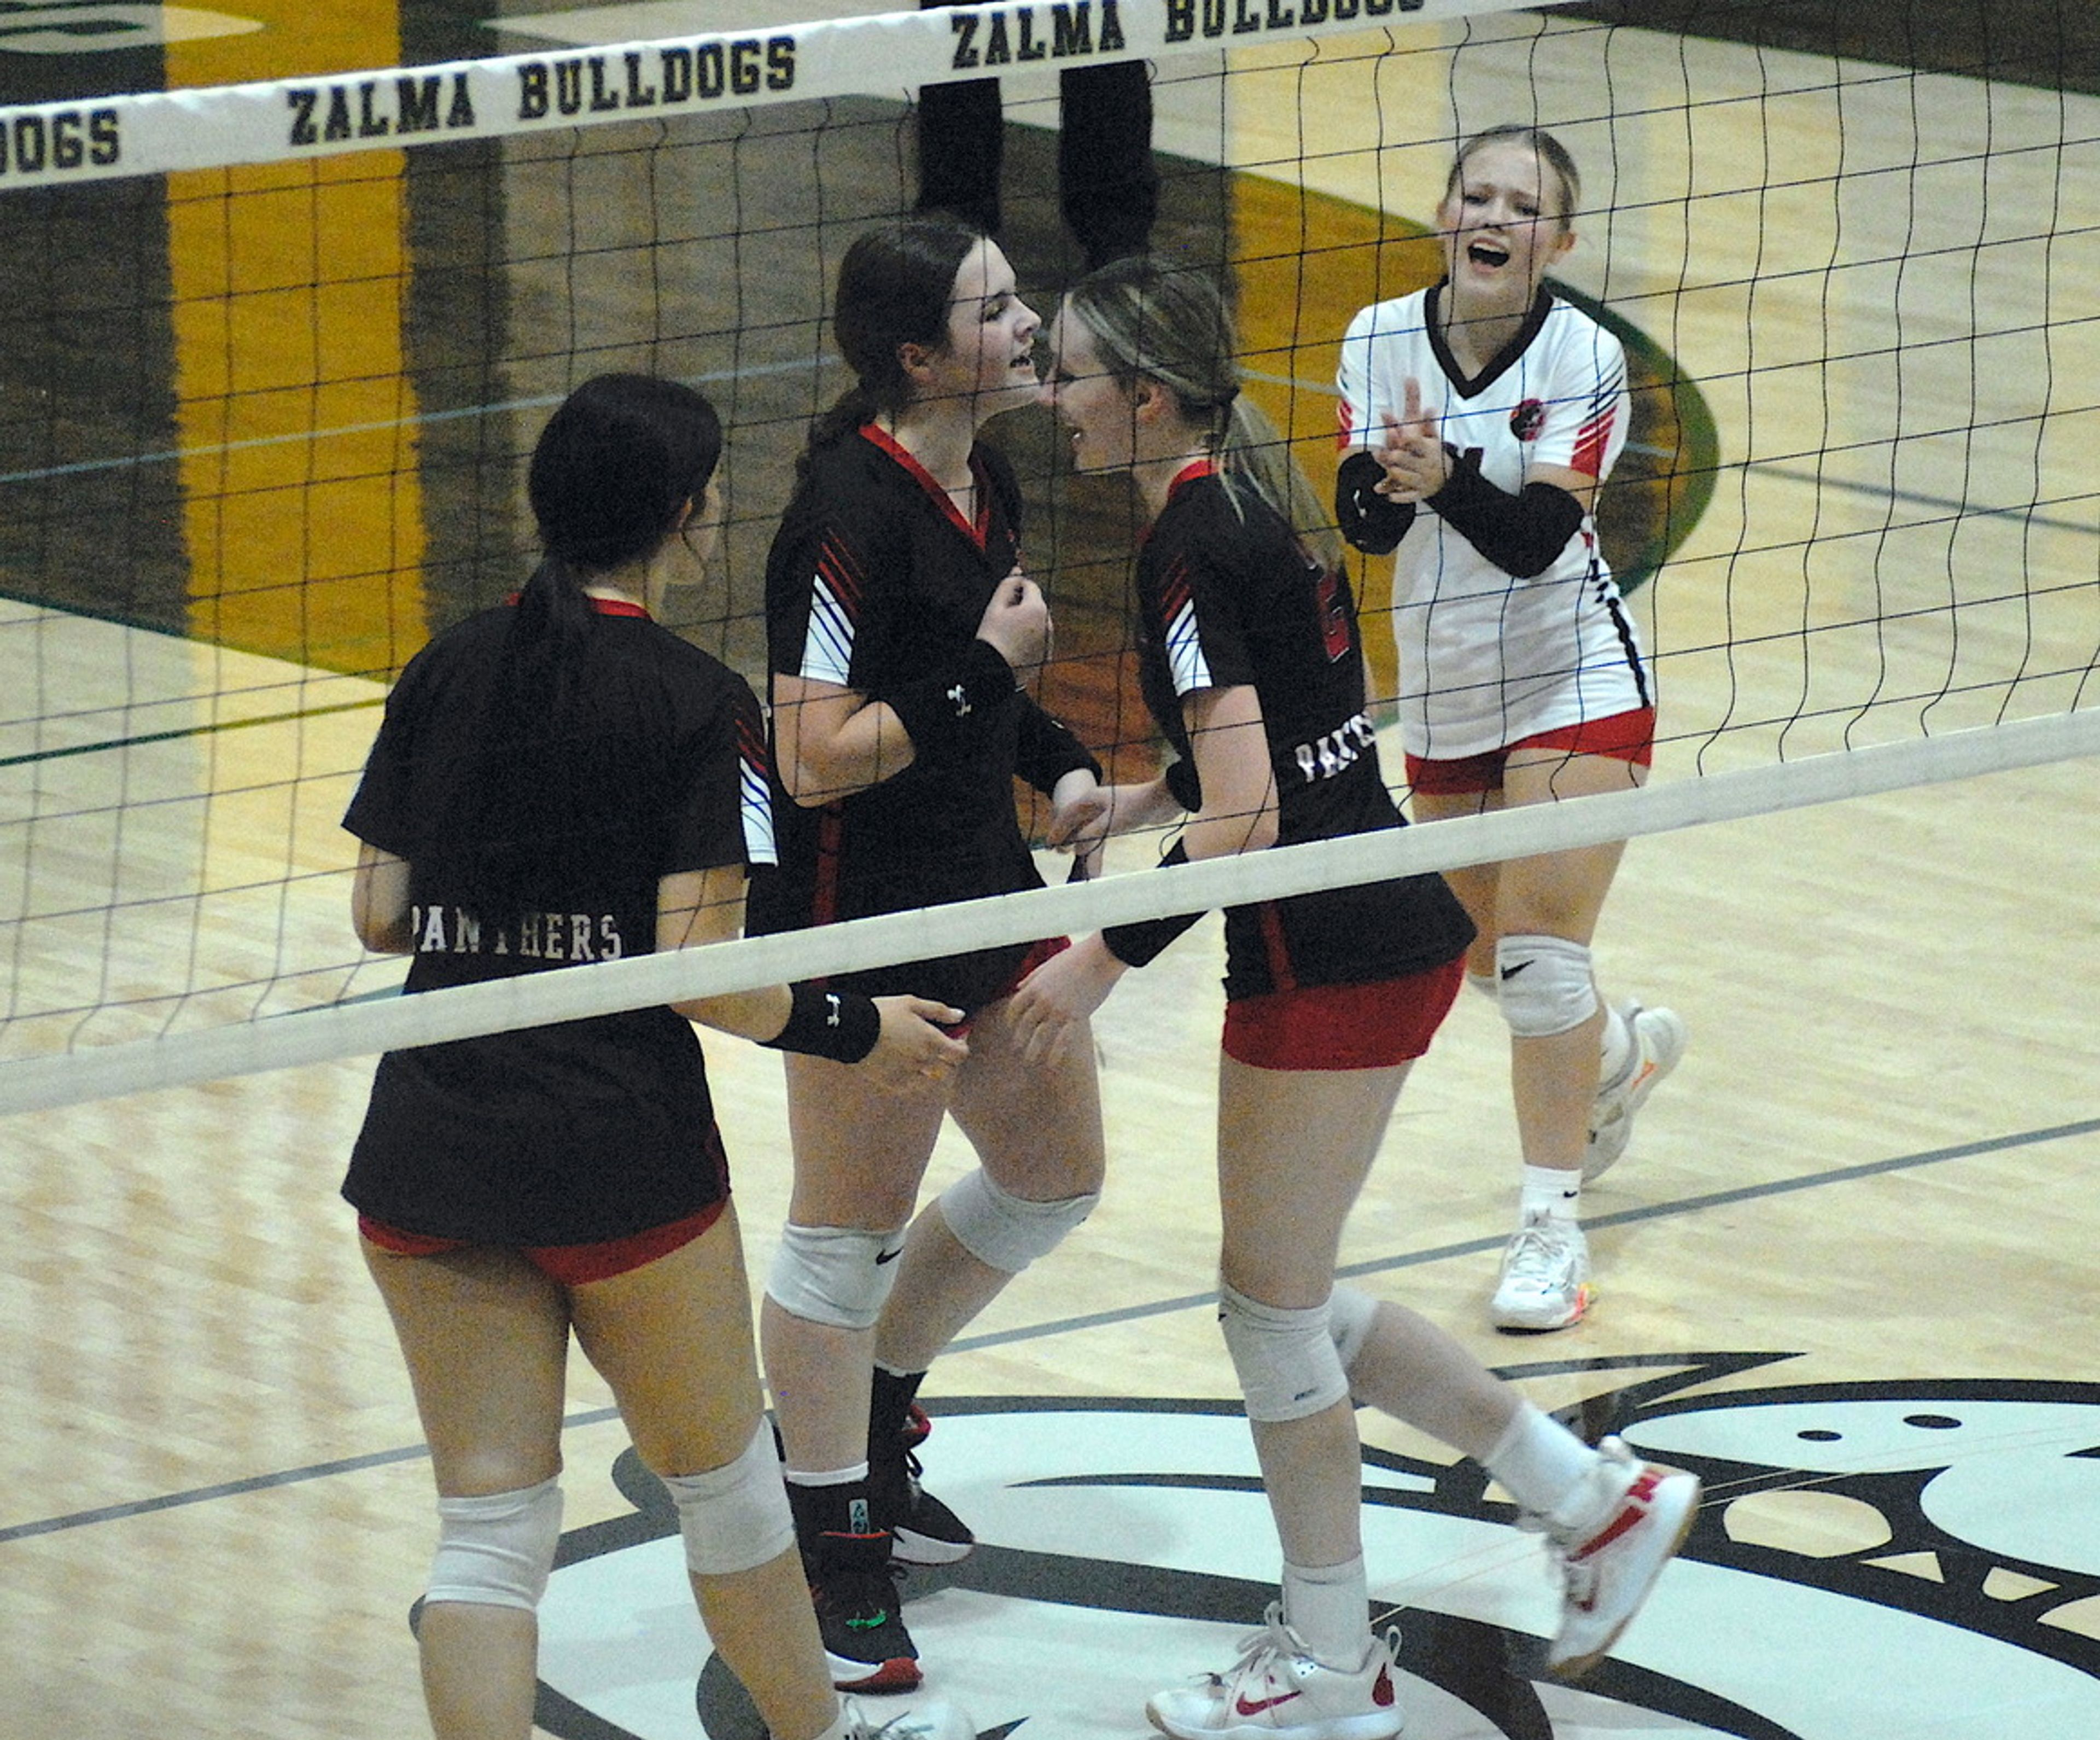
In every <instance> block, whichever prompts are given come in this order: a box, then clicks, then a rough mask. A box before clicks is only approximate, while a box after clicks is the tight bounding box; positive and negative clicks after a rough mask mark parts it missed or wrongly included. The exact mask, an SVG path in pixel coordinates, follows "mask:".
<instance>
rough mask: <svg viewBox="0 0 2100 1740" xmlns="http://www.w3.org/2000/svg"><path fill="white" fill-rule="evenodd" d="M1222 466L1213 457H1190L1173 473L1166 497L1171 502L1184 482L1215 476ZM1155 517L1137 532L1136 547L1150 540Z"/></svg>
mask: <svg viewBox="0 0 2100 1740" xmlns="http://www.w3.org/2000/svg"><path fill="white" fill-rule="evenodd" d="M1223 470H1224V468H1223V467H1222V466H1220V465H1219V463H1218V462H1217V461H1215V459H1192V460H1190V461H1189V463H1188V464H1186V465H1185V466H1182V468H1181V469H1180V470H1179V471H1176V473H1175V474H1174V480H1173V481H1172V482H1171V483H1170V484H1168V485H1167V500H1168V501H1170V502H1171V501H1173V499H1174V497H1175V495H1176V492H1178V491H1179V490H1180V488H1181V486H1182V485H1183V484H1193V483H1194V482H1195V481H1196V479H1198V478H1199V477H1217V476H1219V475H1221V474H1222V472H1223ZM1157 523H1158V521H1157V520H1156V519H1154V520H1148V521H1146V522H1145V525H1144V526H1143V527H1142V528H1140V530H1139V532H1138V534H1137V547H1138V548H1139V549H1140V550H1142V549H1144V548H1145V545H1147V544H1149V543H1150V542H1151V541H1152V528H1153V527H1154V525H1156V524H1157Z"/></svg>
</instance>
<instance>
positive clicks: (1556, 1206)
mask: <svg viewBox="0 0 2100 1740" xmlns="http://www.w3.org/2000/svg"><path fill="white" fill-rule="evenodd" d="M1517 1214H1518V1217H1519V1218H1520V1219H1523V1220H1526V1221H1528V1220H1529V1219H1530V1218H1531V1217H1533V1215H1538V1214H1557V1215H1559V1216H1560V1218H1561V1219H1562V1220H1564V1221H1574V1220H1579V1219H1581V1218H1582V1173H1581V1171H1580V1170H1578V1169H1577V1168H1573V1167H1571V1168H1568V1169H1567V1170H1566V1171H1563V1170H1562V1169H1561V1168H1560V1167H1558V1166H1527V1167H1525V1168H1524V1184H1523V1187H1522V1189H1521V1190H1520V1191H1519V1193H1518V1196H1517Z"/></svg>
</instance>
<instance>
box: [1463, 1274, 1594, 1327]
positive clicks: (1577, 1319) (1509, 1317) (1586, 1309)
mask: <svg viewBox="0 0 2100 1740" xmlns="http://www.w3.org/2000/svg"><path fill="white" fill-rule="evenodd" d="M1596 1302H1597V1289H1596V1288H1595V1287H1592V1286H1591V1285H1590V1283H1588V1282H1584V1283H1582V1286H1580V1287H1577V1288H1576V1290H1575V1309H1574V1310H1573V1312H1572V1313H1571V1314H1568V1316H1566V1317H1556V1318H1552V1319H1551V1321H1549V1322H1544V1323H1542V1322H1537V1321H1535V1320H1532V1319H1528V1318H1524V1317H1522V1316H1520V1315H1519V1314H1517V1313H1515V1312H1514V1311H1498V1310H1496V1309H1494V1307H1493V1306H1492V1305H1490V1306H1489V1308H1488V1321H1489V1323H1493V1325H1494V1326H1495V1327H1496V1328H1497V1329H1498V1330H1500V1331H1502V1333H1503V1334H1504V1335H1506V1336H1543V1335H1551V1333H1552V1332H1553V1331H1555V1330H1556V1329H1573V1327H1575V1326H1576V1325H1577V1323H1581V1322H1582V1319H1583V1318H1586V1317H1587V1316H1588V1315H1589V1314H1590V1306H1591V1305H1595V1303H1596Z"/></svg>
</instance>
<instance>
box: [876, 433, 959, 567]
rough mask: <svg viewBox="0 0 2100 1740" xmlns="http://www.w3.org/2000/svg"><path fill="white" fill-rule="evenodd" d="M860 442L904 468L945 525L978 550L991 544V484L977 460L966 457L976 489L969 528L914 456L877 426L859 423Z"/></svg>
mask: <svg viewBox="0 0 2100 1740" xmlns="http://www.w3.org/2000/svg"><path fill="white" fill-rule="evenodd" d="M860 433H861V439H862V440H865V441H871V442H872V443H874V444H875V445H876V447H878V448H880V449H881V450H882V451H883V452H884V453H887V454H889V457H891V458H892V459H893V460H895V461H897V462H898V464H899V465H901V466H903V467H904V469H905V471H906V472H907V474H908V475H910V476H911V478H912V479H914V480H915V481H916V483H917V484H918V485H919V487H920V488H921V489H923V490H924V491H925V492H926V493H927V494H928V495H929V496H931V497H933V501H934V505H935V506H937V507H938V508H939V509H940V510H941V511H942V513H944V514H946V515H947V516H948V523H949V524H951V525H952V526H953V527H954V528H955V529H956V530H957V531H958V532H961V533H962V534H963V536H964V537H966V538H968V540H969V541H971V542H972V543H973V544H974V545H977V548H978V549H979V550H982V549H983V548H984V547H985V545H986V544H988V543H989V542H990V540H991V484H990V479H987V478H986V476H985V474H984V468H983V467H982V466H980V465H978V463H977V455H976V454H975V453H972V454H971V455H970V480H971V482H972V483H973V484H975V485H976V486H977V487H976V488H975V490H974V491H973V494H974V495H975V496H976V497H977V523H976V524H975V525H974V526H973V525H972V524H971V523H969V522H968V520H967V519H964V518H963V516H962V514H961V511H960V510H959V509H958V508H957V507H956V506H955V497H953V496H951V495H950V494H949V493H948V492H947V491H946V490H945V489H943V488H942V487H941V484H940V481H939V479H937V478H936V477H935V476H934V475H933V473H932V472H931V471H929V470H927V469H926V468H925V466H922V465H921V464H920V463H919V459H918V456H917V455H916V454H915V453H912V452H911V449H910V448H907V447H906V446H904V445H903V444H902V443H901V442H900V441H898V439H897V438H896V437H895V436H894V435H891V434H890V433H889V431H888V430H886V429H885V428H884V427H883V426H881V425H880V424H879V423H862V425H861V426H860Z"/></svg>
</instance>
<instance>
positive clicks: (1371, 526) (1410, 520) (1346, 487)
mask: <svg viewBox="0 0 2100 1740" xmlns="http://www.w3.org/2000/svg"><path fill="white" fill-rule="evenodd" d="M1384 481H1385V467H1384V466H1382V465H1380V464H1379V462H1378V461H1377V459H1376V458H1374V457H1373V456H1372V455H1370V454H1369V453H1352V454H1350V455H1349V457H1348V458H1347V459H1344V460H1343V461H1342V468H1341V470H1339V471H1337V472H1336V473H1335V523H1336V524H1338V525H1339V526H1340V527H1341V528H1342V536H1343V537H1345V538H1347V539H1348V541H1350V542H1351V543H1352V544H1353V545H1356V547H1357V549H1358V550H1361V551H1363V553H1364V554H1365V555H1367V556H1389V555H1391V554H1392V553H1393V551H1395V550H1397V549H1399V548H1400V541H1401V539H1402V538H1404V537H1406V536H1407V528H1409V527H1410V526H1411V525H1413V524H1414V503H1413V502H1412V501H1388V500H1387V498H1386V497H1383V496H1382V495H1380V494H1379V492H1378V486H1379V484H1382V483H1383V482H1384Z"/></svg>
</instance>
